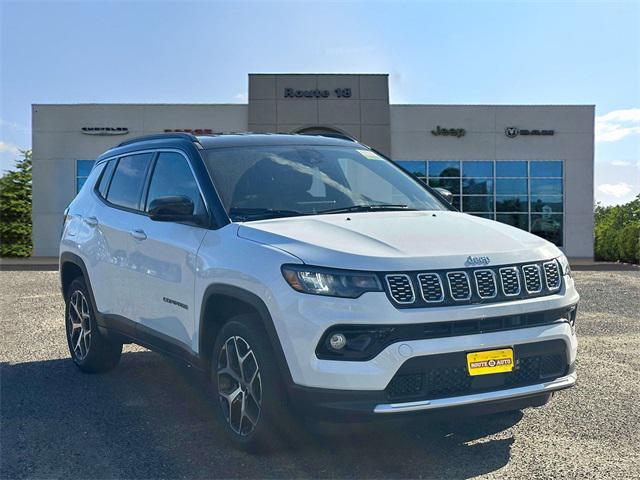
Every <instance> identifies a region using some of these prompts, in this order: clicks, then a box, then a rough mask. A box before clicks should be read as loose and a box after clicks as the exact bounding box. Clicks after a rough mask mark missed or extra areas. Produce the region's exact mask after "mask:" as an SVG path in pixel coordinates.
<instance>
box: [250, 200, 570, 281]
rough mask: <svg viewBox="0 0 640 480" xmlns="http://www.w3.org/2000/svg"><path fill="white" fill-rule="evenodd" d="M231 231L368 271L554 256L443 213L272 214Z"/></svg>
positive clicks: (492, 227) (494, 228) (318, 261)
mask: <svg viewBox="0 0 640 480" xmlns="http://www.w3.org/2000/svg"><path fill="white" fill-rule="evenodd" d="M238 235H239V236H240V237H242V238H245V239H248V240H252V241H255V242H259V243H263V244H265V245H272V246H274V247H277V248H280V249H282V250H285V251H286V252H289V253H290V254H292V255H295V256H296V257H298V258H299V259H300V260H302V261H303V262H304V263H307V264H310V265H318V266H327V267H333V268H348V269H356V270H373V271H394V270H418V269H423V268H430V269H438V268H458V267H463V266H465V262H467V259H468V257H469V256H474V257H475V256H481V257H489V260H490V265H503V264H509V263H519V262H529V261H536V260H547V259H550V258H554V257H556V256H558V255H560V253H561V252H560V250H559V249H558V248H557V247H556V246H555V245H553V244H551V243H550V242H547V241H546V240H543V239H541V238H540V237H537V236H535V235H532V234H530V233H527V232H525V231H523V230H520V229H518V228H514V227H511V226H508V225H505V224H502V223H498V222H494V221H491V220H486V219H483V218H479V217H474V216H471V215H466V214H463V213H459V212H449V211H443V212H424V211H418V212H416V211H413V212H397V211H396V212H366V213H350V214H333V215H314V216H304V217H289V218H278V219H270V220H261V221H254V222H247V223H243V224H240V226H239V228H238ZM466 266H469V264H468V263H467V264H466Z"/></svg>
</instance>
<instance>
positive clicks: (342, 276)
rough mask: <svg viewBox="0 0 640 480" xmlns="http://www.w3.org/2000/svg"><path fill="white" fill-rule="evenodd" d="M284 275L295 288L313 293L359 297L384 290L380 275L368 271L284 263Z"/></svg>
mask: <svg viewBox="0 0 640 480" xmlns="http://www.w3.org/2000/svg"><path fill="white" fill-rule="evenodd" d="M282 275H283V276H284V279H285V280H286V281H287V283H288V284H289V285H291V288H293V289H294V290H297V291H298V292H303V293H311V294H313V295H326V296H329V297H346V298H358V297H359V296H360V295H362V294H363V293H365V292H381V291H382V285H380V280H378V277H377V276H376V275H375V274H373V273H367V272H355V271H349V270H335V269H331V268H323V267H309V266H307V265H283V266H282Z"/></svg>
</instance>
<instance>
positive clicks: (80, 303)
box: [68, 290, 91, 361]
mask: <svg viewBox="0 0 640 480" xmlns="http://www.w3.org/2000/svg"><path fill="white" fill-rule="evenodd" d="M68 322H69V333H68V335H69V344H70V345H71V348H72V349H73V354H74V355H75V357H76V359H77V360H80V361H82V360H84V359H85V358H86V357H87V355H88V353H89V348H91V315H90V314H89V304H88V303H87V299H86V298H85V296H84V294H83V293H82V292H81V291H80V290H76V291H75V292H73V294H72V295H71V298H70V299H69V314H68Z"/></svg>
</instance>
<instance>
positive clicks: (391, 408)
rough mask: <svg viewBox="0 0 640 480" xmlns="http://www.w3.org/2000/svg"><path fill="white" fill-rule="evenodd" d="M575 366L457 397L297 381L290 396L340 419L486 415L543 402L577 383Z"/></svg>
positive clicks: (316, 413) (310, 410)
mask: <svg viewBox="0 0 640 480" xmlns="http://www.w3.org/2000/svg"><path fill="white" fill-rule="evenodd" d="M576 378H577V376H576V372H575V367H574V366H573V365H572V366H570V367H569V368H568V373H567V374H566V375H563V376H562V377H559V378H555V379H553V380H549V381H544V382H540V383H535V384H532V385H526V386H522V387H516V388H510V389H504V390H495V391H488V392H480V393H474V394H470V395H461V396H455V397H446V398H437V399H432V400H417V401H411V402H401V403H389V401H388V397H387V396H386V395H385V392H371V391H361V390H354V391H345V390H329V389H319V388H308V387H301V386H298V385H294V386H292V388H291V391H290V392H289V393H290V398H291V401H292V403H293V406H294V408H295V409H296V410H297V411H298V412H299V413H301V414H303V415H306V416H310V417H313V418H316V419H322V420H327V421H334V422H335V421H340V422H350V421H351V422H362V421H372V420H373V421H375V420H388V419H393V418H398V417H404V416H410V415H421V416H424V415H428V416H430V417H436V418H443V417H444V418H449V417H463V416H477V415H487V414H493V413H499V412H505V411H512V410H520V409H524V408H529V407H538V406H542V405H544V404H545V403H547V401H548V400H549V398H550V397H551V395H552V394H553V393H554V392H557V391H560V390H564V389H566V388H570V387H572V386H573V385H575V383H576Z"/></svg>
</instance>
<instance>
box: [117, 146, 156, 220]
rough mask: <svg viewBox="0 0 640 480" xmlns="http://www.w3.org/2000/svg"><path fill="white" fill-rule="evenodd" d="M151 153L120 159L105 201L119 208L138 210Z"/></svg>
mask: <svg viewBox="0 0 640 480" xmlns="http://www.w3.org/2000/svg"><path fill="white" fill-rule="evenodd" d="M152 158H153V154H152V153H143V154H138V155H128V156H126V157H120V160H119V161H118V165H117V166H116V170H115V172H114V173H113V179H112V180H111V185H110V186H109V192H108V193H107V201H109V202H110V203H112V204H114V205H117V206H119V207H124V208H129V209H133V210H138V209H139V208H140V199H141V197H142V190H143V187H144V182H145V177H146V175H147V169H148V168H149V163H150V162H151V159H152Z"/></svg>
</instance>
